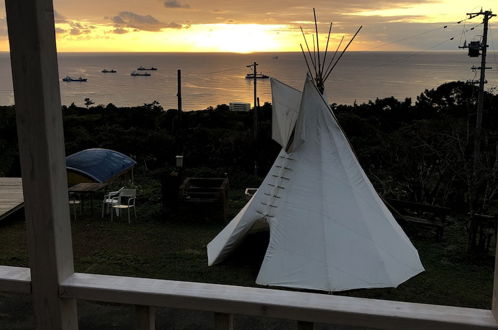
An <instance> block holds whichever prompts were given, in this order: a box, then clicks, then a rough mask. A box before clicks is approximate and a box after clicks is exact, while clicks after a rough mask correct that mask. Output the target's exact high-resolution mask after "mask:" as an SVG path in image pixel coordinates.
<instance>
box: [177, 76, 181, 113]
mask: <svg viewBox="0 0 498 330" xmlns="http://www.w3.org/2000/svg"><path fill="white" fill-rule="evenodd" d="M176 96H177V97H178V116H179V117H181V115H182V70H180V69H178V93H177V94H176Z"/></svg>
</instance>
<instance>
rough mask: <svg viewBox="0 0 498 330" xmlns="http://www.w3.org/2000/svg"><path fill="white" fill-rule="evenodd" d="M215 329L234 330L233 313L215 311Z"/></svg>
mask: <svg viewBox="0 0 498 330" xmlns="http://www.w3.org/2000/svg"><path fill="white" fill-rule="evenodd" d="M214 329H215V330H233V314H226V313H214Z"/></svg>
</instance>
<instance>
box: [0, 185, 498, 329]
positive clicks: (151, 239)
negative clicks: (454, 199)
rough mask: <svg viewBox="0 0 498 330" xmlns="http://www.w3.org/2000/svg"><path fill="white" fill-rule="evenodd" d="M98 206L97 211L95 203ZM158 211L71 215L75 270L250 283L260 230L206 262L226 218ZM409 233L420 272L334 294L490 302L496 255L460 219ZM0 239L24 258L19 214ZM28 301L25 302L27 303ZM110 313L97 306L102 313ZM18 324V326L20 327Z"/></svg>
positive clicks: (24, 261) (262, 243) (4, 248)
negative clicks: (470, 245)
mask: <svg viewBox="0 0 498 330" xmlns="http://www.w3.org/2000/svg"><path fill="white" fill-rule="evenodd" d="M231 198H232V199H231V200H230V206H231V207H230V215H231V216H233V215H234V214H235V213H236V212H237V210H238V209H240V208H241V207H242V205H243V204H244V203H245V200H244V197H243V191H242V190H241V189H234V190H232V191H231ZM96 204H97V205H98V203H96ZM146 208H147V209H146ZM97 210H98V211H100V210H99V207H97ZM158 210H159V209H158V208H155V210H154V211H150V208H149V207H148V206H147V202H146V201H143V204H142V206H141V207H139V208H138V210H137V213H138V219H137V220H136V221H135V220H133V222H132V224H131V225H130V224H128V223H127V221H126V217H121V218H117V220H116V218H115V221H114V222H112V223H111V222H110V219H109V216H107V217H105V218H104V219H101V218H100V214H97V213H99V212H96V214H95V215H94V216H92V215H90V214H88V213H89V212H88V213H86V214H83V215H81V216H79V217H78V219H77V221H72V232H73V250H74V260H75V270H76V271H77V272H86V273H100V274H109V275H123V276H137V277H148V278H157V279H169V280H181V281H195V282H205V283H220V284H231V285H241V286H256V285H255V283H254V281H255V279H256V276H257V273H258V270H259V267H260V265H261V261H262V258H263V255H264V252H265V248H266V244H267V243H266V242H267V237H265V235H264V234H258V235H254V236H252V237H250V238H249V239H248V241H247V242H245V243H244V244H243V245H242V246H241V247H240V249H239V251H238V252H237V253H235V254H234V255H233V256H232V257H231V258H229V259H228V260H227V261H226V262H224V263H222V264H221V265H217V266H214V267H208V266H207V255H206V245H207V243H208V242H209V241H210V240H211V239H212V238H213V237H214V236H215V235H216V234H217V233H218V232H219V231H220V230H221V229H222V228H223V227H224V223H222V222H219V221H213V220H206V219H205V218H204V217H199V218H195V217H194V218H193V217H192V215H185V214H183V215H181V214H169V215H164V216H163V215H160V214H159V212H158ZM144 214H146V216H144ZM407 232H408V234H409V236H410V238H411V239H412V241H413V243H414V244H415V246H416V247H417V249H418V251H419V253H420V256H421V259H422V262H423V264H424V266H425V268H426V271H425V272H424V273H422V274H420V275H418V276H416V277H415V278H413V279H410V280H408V281H407V282H405V283H403V284H402V285H400V287H399V288H396V289H394V288H388V289H375V290H354V291H349V292H344V293H340V294H341V295H349V296H355V297H367V298H378V299H387V300H401V301H409V302H419V303H429V304H442V305H453V306H465V307H474V308H485V309H489V308H490V307H491V294H492V284H493V283H492V278H493V267H494V258H493V257H492V256H472V255H470V254H468V253H467V250H466V238H467V234H466V231H465V229H464V226H463V223H462V220H458V219H454V220H453V222H452V225H451V226H450V227H449V228H447V230H446V232H445V236H444V239H443V241H442V242H437V241H436V240H435V239H434V234H433V233H431V232H425V231H423V230H420V229H419V228H417V227H414V228H412V229H411V230H408V231H407ZM0 242H2V244H0V264H2V265H12V266H27V265H28V253H27V247H26V234H25V224H24V221H23V218H22V215H18V216H17V218H14V219H10V220H8V221H4V222H3V223H2V224H0ZM5 297H7V296H3V298H1V299H0V302H1V301H2V300H4V301H10V300H9V299H11V298H9V299H7V298H5ZM4 298H5V299H7V300H5V299H4ZM16 303H17V304H20V303H19V302H17V301H16V300H14V302H13V304H14V306H17V305H15V304H16ZM27 304H28V307H29V302H27ZM86 304H88V303H86ZM11 305H12V304H11ZM21 305H22V304H21ZM85 306H86V307H85ZM88 306H90V307H88ZM109 308H110V312H109V313H111V314H112V313H114V312H113V308H114V307H112V305H111V307H109ZM123 308H124V307H123ZM17 309H19V311H21V312H22V311H23V310H26V308H21V307H19V306H17ZM114 309H115V308H114ZM28 310H29V308H28ZM85 310H86V311H88V313H90V312H91V313H94V307H91V305H85V304H84V303H83V307H82V311H83V312H80V315H86V314H85V312H84V311H85ZM9 313H14V312H13V310H12V308H10V307H7V306H5V304H1V303H0V319H3V320H4V321H1V322H0V328H3V327H2V326H4V325H5V322H7V324H9V327H12V328H13V329H14V328H16V327H14V326H13V325H14V324H21V325H23V324H24V323H23V322H24V321H23V319H22V318H21V320H20V321H15V318H14V319H13V318H12V317H11V318H8V317H2V315H6V314H9ZM22 313H24V314H25V312H22ZM81 313H83V314H81ZM125 314H126V313H125ZM82 317H83V316H82ZM85 317H88V316H85ZM85 317H83V319H85ZM108 317H109V315H107V314H106V313H103V315H102V319H107V318H108ZM90 319H91V318H90ZM9 320H10V321H9ZM2 322H4V323H2ZM9 322H10V323H9ZM90 323H91V322H90ZM88 328H91V326H89V327H88ZM118 328H119V327H118ZM16 329H17V328H16ZM19 329H24V328H23V326H20V327H19Z"/></svg>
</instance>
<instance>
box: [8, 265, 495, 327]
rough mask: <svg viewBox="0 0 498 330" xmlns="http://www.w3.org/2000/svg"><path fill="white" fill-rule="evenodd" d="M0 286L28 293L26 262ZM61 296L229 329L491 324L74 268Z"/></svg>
mask: <svg viewBox="0 0 498 330" xmlns="http://www.w3.org/2000/svg"><path fill="white" fill-rule="evenodd" d="M0 278H1V280H0V291H6V292H9V293H19V294H30V293H31V282H30V271H29V268H21V267H8V266H0ZM59 296H60V297H61V298H72V299H82V300H91V301H101V302H111V303H120V304H130V305H139V306H141V307H138V308H136V311H137V313H136V316H137V319H138V320H141V322H140V324H142V325H144V324H146V325H145V326H143V327H141V328H140V329H151V328H153V320H154V309H153V308H150V306H155V307H171V308H180V309H192V310H202V311H210V312H214V313H215V316H216V317H215V322H216V325H217V327H216V329H231V328H232V321H231V320H232V315H233V314H242V315H253V316H262V317H272V318H280V319H290V320H299V321H301V324H302V327H303V328H304V327H305V326H309V325H310V324H313V323H314V322H320V323H331V324H340V325H350V326H361V327H369V328H370V327H374V328H383V329H455V330H457V329H497V328H498V326H497V323H496V321H495V319H494V317H493V314H492V312H491V311H489V310H481V309H473V308H463V307H449V306H439V305H428V304H416V303H406V302H398V301H386V300H376V299H365V298H352V297H344V296H330V295H324V294H315V293H301V292H294V291H284V290H272V289H259V288H248V287H238V286H231V285H219V284H206V283H194V282H179V281H167V280H156V279H148V278H135V277H124V276H108V275H95V274H83V273H75V274H73V275H71V276H70V277H69V278H67V279H66V280H65V281H63V282H62V283H61V285H60V292H59Z"/></svg>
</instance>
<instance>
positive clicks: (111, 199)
mask: <svg viewBox="0 0 498 330" xmlns="http://www.w3.org/2000/svg"><path fill="white" fill-rule="evenodd" d="M123 189H125V187H121V188H120V189H119V190H116V191H110V192H108V193H107V194H105V195H104V199H103V200H102V218H103V217H104V213H106V212H109V211H110V210H112V206H113V205H115V204H120V200H119V194H120V193H121V191H123Z"/></svg>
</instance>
